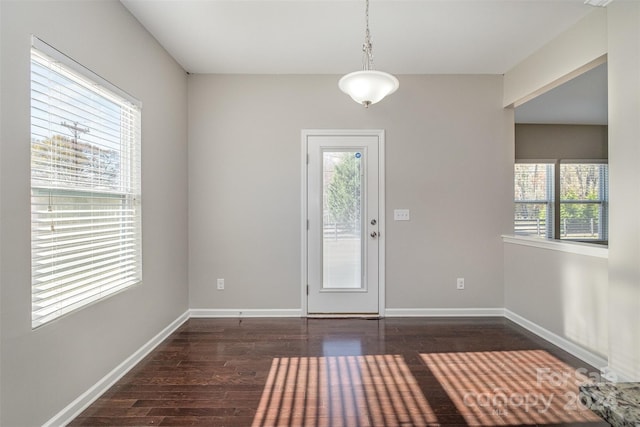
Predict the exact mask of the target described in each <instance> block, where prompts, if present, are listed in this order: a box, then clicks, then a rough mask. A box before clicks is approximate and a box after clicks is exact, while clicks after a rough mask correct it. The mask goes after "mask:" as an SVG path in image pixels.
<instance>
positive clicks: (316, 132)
mask: <svg viewBox="0 0 640 427" xmlns="http://www.w3.org/2000/svg"><path fill="white" fill-rule="evenodd" d="M301 136H302V144H301V145H302V150H301V153H302V156H301V162H300V165H301V168H300V170H301V173H300V175H301V183H302V185H301V195H302V197H301V208H300V212H301V215H300V236H301V242H300V243H301V251H300V253H301V256H300V262H301V269H300V270H301V280H300V297H301V307H302V316H303V317H306V316H307V315H308V313H309V311H308V305H307V277H308V272H309V265H308V263H309V259H308V244H309V239H308V233H307V231H308V228H307V227H308V218H309V216H308V212H307V204H308V203H307V202H308V200H307V197H308V194H307V193H308V191H307V187H308V182H307V170H308V167H309V163H308V162H309V153H308V144H307V140H308V138H309V137H311V136H377V137H378V212H379V213H378V234H379V236H378V316H380V317H384V313H385V306H386V305H385V304H386V301H385V295H386V292H385V288H386V286H385V253H386V252H385V241H386V236H387V233H386V228H385V222H386V221H385V212H386V211H385V158H384V153H385V131H384V129H303V130H302V132H301Z"/></svg>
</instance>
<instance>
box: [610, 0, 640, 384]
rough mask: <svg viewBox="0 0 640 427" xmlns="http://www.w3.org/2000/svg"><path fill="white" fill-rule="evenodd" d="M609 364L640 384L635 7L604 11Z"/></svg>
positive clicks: (639, 62) (638, 12) (638, 39)
mask: <svg viewBox="0 0 640 427" xmlns="http://www.w3.org/2000/svg"><path fill="white" fill-rule="evenodd" d="M607 11H608V28H609V39H608V40H609V54H608V58H609V65H608V66H609V181H610V190H609V199H610V213H609V284H610V290H609V296H610V299H609V304H610V307H609V313H610V319H609V337H610V343H609V346H610V351H609V356H610V359H609V364H610V365H611V367H612V368H613V370H614V371H617V372H619V373H621V374H623V375H625V376H626V377H628V378H630V379H635V380H636V381H638V380H640V328H639V327H638V325H640V215H639V214H638V212H639V211H640V168H639V167H638V163H639V162H640V120H639V118H640V3H638V2H635V1H634V2H631V1H624V0H618V1H615V2H613V3H612V4H611V5H609V6H608V7H607Z"/></svg>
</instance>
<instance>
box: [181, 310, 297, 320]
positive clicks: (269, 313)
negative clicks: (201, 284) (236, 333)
mask: <svg viewBox="0 0 640 427" xmlns="http://www.w3.org/2000/svg"><path fill="white" fill-rule="evenodd" d="M189 316H190V317H234V318H242V317H302V310H300V309H299V308H294V309H263V310H259V309H258V310H256V309H242V308H233V309H231V308H229V309H227V308H192V309H191V310H189Z"/></svg>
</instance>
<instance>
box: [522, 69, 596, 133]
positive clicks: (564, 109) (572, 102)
mask: <svg viewBox="0 0 640 427" xmlns="http://www.w3.org/2000/svg"><path fill="white" fill-rule="evenodd" d="M607 94H608V90H607V64H606V63H604V64H601V65H599V66H597V67H595V68H593V69H592V70H589V71H587V72H586V73H584V74H581V75H579V76H578V77H576V78H574V79H572V80H569V81H568V82H566V83H564V84H563V85H561V86H558V87H556V88H555V89H553V90H550V91H549V92H546V93H544V94H542V95H540V96H538V97H537V98H534V99H532V100H531V101H529V102H527V103H525V104H522V105H521V106H520V107H518V108H516V112H515V120H516V123H546V124H573V125H606V124H607V123H608V101H607Z"/></svg>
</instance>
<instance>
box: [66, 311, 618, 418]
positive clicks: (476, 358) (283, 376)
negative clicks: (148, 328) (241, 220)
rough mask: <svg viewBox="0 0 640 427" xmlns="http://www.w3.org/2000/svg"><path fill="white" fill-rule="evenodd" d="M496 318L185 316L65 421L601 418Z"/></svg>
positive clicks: (575, 363) (552, 356)
mask: <svg viewBox="0 0 640 427" xmlns="http://www.w3.org/2000/svg"><path fill="white" fill-rule="evenodd" d="M596 372H597V371H596V370H595V369H594V368H593V367H591V366H588V365H586V364H584V363H582V362H581V361H579V360H578V359H576V358H574V357H572V356H570V355H569V354H567V353H565V352H563V351H561V350H559V349H558V348H557V347H555V346H553V345H551V344H549V343H548V342H546V341H544V340H542V339H540V338H538V337H536V336H534V335H532V334H530V333H529V332H527V331H525V330H524V329H522V328H520V327H519V326H517V325H515V324H513V323H511V322H510V321H508V320H506V319H502V318H467V319H434V318H428V319H409V318H406V319H401V318H387V319H381V320H363V319H255V318H253V319H242V320H239V319H190V320H189V321H187V322H186V323H185V324H184V325H182V326H181V327H180V328H179V329H178V330H177V331H176V332H174V333H173V334H172V335H171V336H170V337H169V338H167V339H166V340H165V341H164V342H163V343H162V344H161V345H159V346H158V347H157V348H156V349H155V350H154V351H153V352H152V353H150V354H149V355H148V356H147V357H146V358H145V360H143V361H142V362H141V363H140V364H138V365H137V366H136V367H135V368H134V369H132V370H131V371H130V372H129V373H128V374H127V375H125V376H124V377H123V378H122V379H121V380H120V381H119V382H118V383H117V384H116V385H114V386H113V387H112V388H111V389H110V390H108V391H107V392H106V393H105V394H104V395H103V396H102V397H101V398H100V399H98V400H97V401H96V402H94V403H93V404H92V405H91V406H90V407H89V408H87V409H86V410H85V411H84V412H83V413H82V414H80V415H79V416H78V417H77V418H76V419H75V420H74V421H73V422H72V423H71V424H70V425H71V426H105V425H106V426H132V425H135V426H142V425H155V426H243V427H267V426H273V427H281V426H282V427H284V426H287V427H320V426H345V427H346V426H353V427H368V426H371V427H387V426H398V427H401V426H402V427H406V426H438V425H447V426H469V425H474V426H494V425H511V426H514V425H571V426H593V427H596V426H598V427H599V426H606V425H608V424H606V423H604V422H603V421H601V420H600V419H599V418H598V417H597V416H595V415H594V414H593V413H592V412H590V411H589V410H587V409H586V408H584V407H582V406H581V404H580V401H579V399H578V394H577V393H578V391H577V385H578V384H580V383H582V382H585V381H589V380H590V379H593V378H595V377H596V375H597V374H596Z"/></svg>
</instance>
